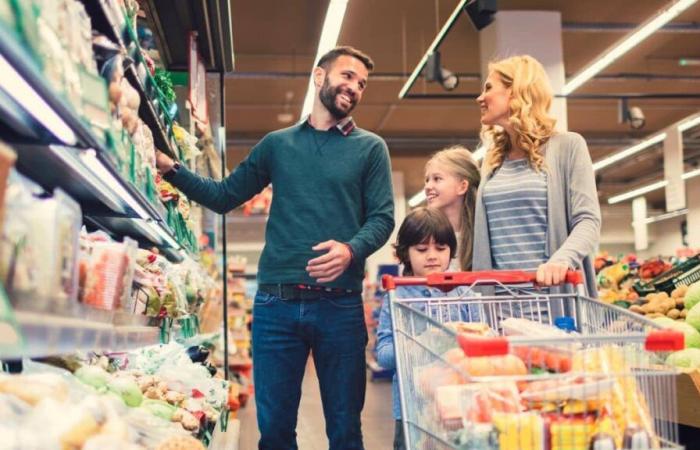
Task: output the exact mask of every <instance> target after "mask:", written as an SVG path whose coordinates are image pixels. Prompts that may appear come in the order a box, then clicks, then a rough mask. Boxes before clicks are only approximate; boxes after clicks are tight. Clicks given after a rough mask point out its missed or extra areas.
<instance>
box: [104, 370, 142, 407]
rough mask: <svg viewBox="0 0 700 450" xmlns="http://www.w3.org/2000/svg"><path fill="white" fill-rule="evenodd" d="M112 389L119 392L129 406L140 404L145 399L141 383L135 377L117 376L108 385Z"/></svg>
mask: <svg viewBox="0 0 700 450" xmlns="http://www.w3.org/2000/svg"><path fill="white" fill-rule="evenodd" d="M107 387H108V388H109V390H110V391H112V392H114V393H116V394H119V395H120V396H121V398H122V400H124V403H126V404H127V406H139V405H140V404H141V402H142V401H143V394H142V393H141V389H139V385H138V384H136V381H134V379H133V378H128V377H123V378H115V379H113V380H112V381H110V382H109V384H108V385H107Z"/></svg>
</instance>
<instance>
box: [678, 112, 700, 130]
mask: <svg viewBox="0 0 700 450" xmlns="http://www.w3.org/2000/svg"><path fill="white" fill-rule="evenodd" d="M697 125H700V116H697V117H695V118H693V119H688V120H686V121H684V122H681V123H680V124H678V131H680V132H681V133H682V132H684V131H688V130H690V129H691V128H693V127H695V126H697Z"/></svg>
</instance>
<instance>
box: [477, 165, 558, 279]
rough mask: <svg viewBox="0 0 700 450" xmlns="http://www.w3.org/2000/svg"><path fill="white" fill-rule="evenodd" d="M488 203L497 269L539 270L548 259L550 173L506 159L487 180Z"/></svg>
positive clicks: (487, 209) (493, 259)
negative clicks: (548, 175) (546, 244)
mask: <svg viewBox="0 0 700 450" xmlns="http://www.w3.org/2000/svg"><path fill="white" fill-rule="evenodd" d="M483 198H484V206H485V208H486V217H487V221H488V228H489V236H490V238H491V257H492V263H493V268H494V269H497V270H527V271H536V270H537V268H538V266H539V265H540V264H542V263H544V262H546V261H547V256H546V252H545V239H546V235H547V174H546V173H545V172H544V171H540V172H537V171H535V170H534V169H533V168H532V167H530V165H529V163H528V160H527V159H517V160H506V161H504V162H503V165H502V166H501V167H500V168H499V169H497V171H496V172H495V174H494V175H493V176H492V177H491V178H490V179H489V180H488V181H487V182H486V184H485V185H484V191H483Z"/></svg>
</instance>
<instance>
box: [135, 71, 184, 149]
mask: <svg viewBox="0 0 700 450" xmlns="http://www.w3.org/2000/svg"><path fill="white" fill-rule="evenodd" d="M125 75H126V78H127V80H129V83H131V85H132V86H133V87H134V88H136V90H137V91H138V92H139V96H141V104H140V106H139V117H141V120H143V121H144V123H145V124H146V125H147V126H148V127H149V128H150V129H151V130H152V132H153V142H154V143H155V145H156V148H157V149H158V150H160V151H162V152H163V153H165V154H167V155H168V156H170V157H171V158H176V159H179V156H178V155H177V154H176V152H175V151H174V150H173V148H172V146H171V145H170V139H169V138H168V132H167V131H166V129H165V128H164V127H163V122H162V121H161V120H160V117H159V116H158V114H157V113H156V110H155V107H154V106H153V103H151V100H150V99H149V97H148V96H147V95H146V88H145V87H144V85H143V82H142V81H141V79H140V78H139V75H138V73H137V72H136V67H135V66H134V64H129V65H128V66H127V67H126V70H125Z"/></svg>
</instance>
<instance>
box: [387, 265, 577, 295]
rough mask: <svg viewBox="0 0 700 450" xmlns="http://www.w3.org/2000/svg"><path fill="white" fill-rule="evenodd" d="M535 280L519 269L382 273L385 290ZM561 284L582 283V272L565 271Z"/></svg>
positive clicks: (532, 274) (517, 282)
mask: <svg viewBox="0 0 700 450" xmlns="http://www.w3.org/2000/svg"><path fill="white" fill-rule="evenodd" d="M536 281H537V274H536V273H535V272H523V271H521V270H484V271H477V272H444V273H431V274H430V275H428V276H426V277H395V276H392V275H384V276H383V277H382V286H383V287H384V289H385V290H392V289H395V288H396V287H397V286H430V287H435V288H439V289H443V290H451V289H453V288H455V287H456V286H470V285H472V284H475V283H478V284H480V285H494V284H504V285H508V284H520V283H535V282H536ZM563 284H573V285H580V284H583V272H581V271H580V270H569V271H567V272H566V279H565V281H564V283H563Z"/></svg>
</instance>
